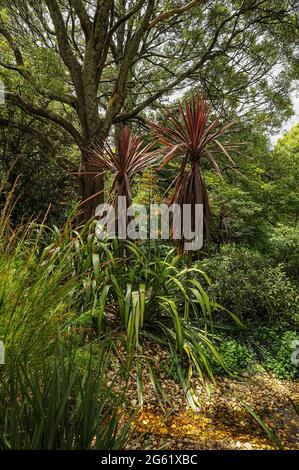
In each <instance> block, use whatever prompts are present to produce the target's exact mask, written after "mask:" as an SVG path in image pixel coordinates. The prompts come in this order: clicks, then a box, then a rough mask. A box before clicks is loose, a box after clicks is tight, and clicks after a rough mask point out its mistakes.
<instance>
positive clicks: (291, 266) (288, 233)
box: [265, 225, 299, 280]
mask: <svg viewBox="0 0 299 470" xmlns="http://www.w3.org/2000/svg"><path fill="white" fill-rule="evenodd" d="M265 250H267V252H268V253H271V257H273V259H274V260H275V261H276V263H283V264H284V266H285V269H286V270H287V272H288V273H289V274H290V275H291V276H293V277H294V279H297V280H298V275H299V231H298V228H297V227H289V226H287V225H278V226H277V227H275V228H273V229H272V231H270V233H269V238H268V240H267V242H266V244H265Z"/></svg>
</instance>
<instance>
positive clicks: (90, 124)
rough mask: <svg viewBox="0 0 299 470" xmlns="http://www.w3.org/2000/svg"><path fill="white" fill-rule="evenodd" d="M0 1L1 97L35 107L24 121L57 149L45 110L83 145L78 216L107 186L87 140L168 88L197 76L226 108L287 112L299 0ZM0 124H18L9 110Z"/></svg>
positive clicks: (136, 113)
mask: <svg viewBox="0 0 299 470" xmlns="http://www.w3.org/2000/svg"><path fill="white" fill-rule="evenodd" d="M1 8H2V9H1V20H0V34H1V37H2V40H1V45H2V46H3V51H4V52H3V53H2V54H1V58H0V59H1V61H0V65H1V66H2V74H1V76H2V77H3V78H2V79H4V81H5V83H6V85H7V87H6V88H7V89H8V93H7V96H6V98H7V101H8V105H12V106H13V107H18V108H20V109H21V110H22V111H23V112H24V113H25V114H29V115H31V116H33V117H34V123H33V124H32V126H30V130H29V129H28V132H31V133H32V134H34V136H35V137H36V138H37V139H39V140H40V141H41V142H42V143H43V145H46V146H47V147H48V148H49V149H51V151H52V152H53V153H54V154H57V152H58V151H59V150H58V148H59V145H57V143H56V142H55V141H54V142H53V139H51V138H50V137H49V135H46V134H45V133H44V132H43V123H44V121H47V122H52V123H53V124H54V129H55V130H56V129H57V128H61V129H63V131H65V132H67V134H68V135H69V136H70V137H71V139H72V142H73V143H74V144H75V145H76V147H77V148H78V149H79V151H80V155H81V157H80V168H79V173H80V176H79V195H80V198H81V199H83V200H86V199H88V201H89V202H88V203H87V204H85V205H84V206H83V207H84V213H83V216H82V220H86V219H88V218H90V217H91V216H92V214H93V211H94V208H95V207H96V206H97V204H98V203H99V201H100V200H101V191H102V190H103V178H102V177H99V178H94V176H93V173H94V171H95V168H94V167H93V165H91V164H90V162H89V158H88V156H89V150H90V148H93V147H94V146H95V145H97V144H99V143H100V142H101V141H102V140H105V139H107V137H108V135H109V132H110V130H111V127H112V126H113V125H116V124H117V125H122V124H124V123H125V122H126V121H128V120H136V119H139V117H140V115H142V113H143V112H144V111H145V110H146V109H149V108H150V107H152V108H154V107H155V106H156V104H157V103H158V101H159V100H160V99H162V98H163V97H164V98H165V97H167V96H169V95H172V94H173V93H174V92H178V91H181V90H182V89H185V88H186V87H188V86H194V85H196V86H197V87H199V88H201V89H203V91H205V90H206V91H207V92H208V96H209V97H210V98H211V99H212V100H215V99H216V97H217V101H218V102H219V103H220V105H222V107H223V106H225V109H227V111H231V112H234V113H236V112H239V111H240V110H242V109H243V110H244V107H245V108H246V102H247V105H248V98H250V99H251V100H253V102H254V106H255V107H256V110H261V111H262V112H264V113H265V112H266V111H267V112H268V114H267V115H268V116H269V111H271V113H272V114H273V109H275V107H277V106H281V107H283V109H284V110H286V112H287V113H289V112H290V101H289V98H288V94H289V92H290V91H291V89H290V86H289V81H290V77H291V76H292V77H293V76H294V69H295V65H294V64H295V60H294V54H295V52H294V51H293V44H294V41H295V39H296V28H297V26H296V17H295V9H296V1H295V0H287V1H282V2H279V3H278V2H277V1H274V0H243V1H241V0H227V1H225V2H218V1H216V0H213V1H205V0H192V1H187V0H186V2H179V1H172V0H167V1H162V0H102V1H101V0H88V1H87V0H29V1H27V2H24V1H22V0H2V1H1ZM277 70H278V72H277ZM273 73H275V75H274V76H273ZM215 74H216V76H215ZM16 75H17V76H18V78H17V79H16ZM220 77H222V79H223V77H224V78H226V79H228V78H229V79H230V82H229V83H228V81H227V83H225V86H223V84H222V82H221V78H220ZM271 77H272V78H271ZM276 82H277V83H279V86H278V89H279V90H280V91H278V90H277V89H276V85H273V83H276ZM211 87H212V91H211ZM213 87H214V89H213ZM219 87H220V88H219ZM221 87H222V88H221ZM213 90H214V91H213ZM215 90H216V91H215ZM216 92H217V93H216ZM265 103H266V104H265ZM213 104H214V103H213ZM267 106H268V107H269V106H270V110H269V109H267ZM2 108H3V107H2ZM2 108H1V111H2ZM0 124H1V125H2V126H3V125H10V126H12V127H17V128H19V129H20V128H21V127H22V122H12V121H11V120H10V119H9V118H7V116H5V111H4V117H3V118H2V119H1V120H0ZM55 132H56V131H55ZM95 193H99V196H98V197H97V198H90V196H92V195H93V194H95Z"/></svg>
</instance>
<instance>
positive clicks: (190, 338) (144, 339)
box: [0, 0, 299, 450]
mask: <svg viewBox="0 0 299 470" xmlns="http://www.w3.org/2000/svg"><path fill="white" fill-rule="evenodd" d="M179 3H182V2H175V1H165V2H161V1H155V0H148V1H141V2H137V1H126V0H119V1H106V2H95V1H91V2H85V1H81V0H79V1H70V2H65V1H42V2H35V1H33V0H32V1H29V2H19V1H17V0H14V1H9V2H6V1H2V2H0V44H1V55H0V66H1V68H0V79H1V80H3V82H4V84H5V87H6V91H7V93H6V102H5V104H3V105H0V126H1V160H0V182H1V183H0V340H1V341H3V342H4V345H5V365H0V369H1V370H0V372H1V378H0V397H1V400H0V449H1V450H2V449H92V448H96V449H119V448H123V447H125V446H126V445H127V442H128V439H130V435H131V432H132V431H131V430H130V427H131V422H132V420H134V413H133V411H132V408H135V406H134V405H133V407H132V400H130V395H129V394H128V393H127V390H128V388H129V387H131V385H132V381H133V382H134V389H135V390H136V394H137V395H136V396H137V400H134V403H135V401H136V404H137V403H138V405H139V406H140V407H141V406H142V405H144V404H145V403H146V401H147V396H146V388H147V383H145V381H147V382H148V381H150V382H151V387H152V389H153V391H154V393H155V395H156V396H157V397H158V400H159V401H160V403H161V402H162V403H163V404H164V405H165V404H167V405H169V404H170V401H171V400H170V399H169V397H168V396H167V393H166V392H165V387H164V384H163V378H164V379H165V376H166V377H167V378H169V377H170V379H171V380H173V381H174V382H175V383H178V384H179V385H180V387H181V388H182V390H183V393H184V397H185V399H186V401H187V403H188V406H190V407H191V408H192V409H194V410H196V409H197V408H198V405H199V402H200V401H201V400H204V399H205V398H203V397H206V396H208V394H209V389H210V385H211V384H212V383H217V380H218V379H219V377H226V378H230V380H240V379H242V380H243V379H244V377H245V376H250V377H253V378H254V377H255V376H256V375H258V374H260V373H264V372H266V373H269V372H270V373H271V374H273V375H274V376H275V377H277V378H279V379H282V380H289V381H295V380H296V379H298V377H299V368H298V367H299V365H298V364H297V365H296V364H295V363H294V361H292V353H293V352H294V349H295V347H294V344H295V342H296V341H297V340H298V339H299V337H298V330H299V311H298V304H299V286H298V275H299V248H298V246H299V231H298V223H299V194H298V179H299V124H297V125H295V126H293V128H292V129H291V130H290V131H289V132H287V133H285V135H284V136H283V137H282V138H281V139H279V140H278V141H277V142H276V144H275V146H274V147H273V146H272V145H271V141H270V138H269V133H270V132H277V130H279V129H280V127H281V125H282V123H283V122H284V121H285V120H286V119H288V118H289V117H290V116H291V114H292V109H291V108H292V107H291V92H292V86H290V83H293V80H295V79H298V62H297V56H296V50H295V47H294V41H295V39H296V34H297V32H298V25H297V19H296V15H295V14H294V11H295V10H294V9H295V8H296V2H292V1H283V2H280V3H279V5H278V3H277V2H276V1H271V0H266V1H261V0H246V1H243V2H241V1H237V0H236V1H235V0H233V1H225V2H218V1H212V2H201V1H191V2H189V3H187V2H186V3H185V2H183V3H185V5H184V6H182V5H179ZM241 63H242V67H241V66H240V64H241ZM178 93H180V98H179V99H177V96H178V95H177V94H178ZM162 97H164V98H165V99H164V101H163V100H162ZM166 98H167V99H166ZM178 101H179V102H180V103H182V102H183V105H182V104H179V103H178ZM124 124H125V126H124ZM139 136H141V137H139ZM78 168H79V170H78ZM117 195H121V196H124V197H125V198H126V200H127V202H128V205H130V203H131V202H136V203H143V204H145V205H146V206H147V207H148V206H149V204H151V203H156V204H157V203H160V202H165V203H167V204H171V203H173V202H175V203H177V204H179V206H180V207H183V205H184V204H190V205H191V206H192V207H194V206H195V204H202V205H203V208H204V245H203V247H202V249H200V250H197V251H196V252H192V253H191V254H190V252H185V241H186V240H184V239H182V240H179V242H178V243H177V241H175V240H160V239H159V240H136V241H132V240H119V239H118V238H115V239H104V240H99V239H98V237H97V236H96V232H95V224H94V220H93V219H92V217H90V216H91V215H92V214H93V211H94V208H95V207H96V205H97V204H98V203H99V202H101V201H103V200H105V201H108V202H111V203H112V204H115V198H116V196H117ZM149 345H150V347H151V348H154V349H155V348H157V350H159V351H160V350H161V351H162V353H163V354H164V353H165V357H166V361H165V362H163V363H162V362H161V364H159V362H158V363H157V361H155V360H154V358H153V357H151V355H150V354H149V353H148V348H149ZM120 352H121V354H120ZM111 371H113V374H112V377H111ZM161 371H162V375H161ZM195 380H196V381H197V382H196V383H200V385H201V387H202V388H201V389H200V390H201V391H200V393H198V389H197V388H196V383H195ZM246 406H247V405H246V403H245V408H246ZM246 409H247V410H248V412H249V413H251V414H252V416H254V417H255V418H256V419H257V420H258V422H259V423H260V424H261V426H262V427H263V426H264V430H266V431H265V432H266V434H267V435H268V437H270V438H271V439H272V438H273V440H274V442H275V445H277V441H275V436H274V435H273V433H272V431H271V430H269V429H268V428H267V426H266V425H264V424H263V422H262V421H259V417H258V416H256V415H255V413H254V411H253V410H251V409H250V408H249V407H247V408H246ZM278 446H280V444H279V445H278Z"/></svg>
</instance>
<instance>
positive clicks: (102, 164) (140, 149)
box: [89, 127, 161, 207]
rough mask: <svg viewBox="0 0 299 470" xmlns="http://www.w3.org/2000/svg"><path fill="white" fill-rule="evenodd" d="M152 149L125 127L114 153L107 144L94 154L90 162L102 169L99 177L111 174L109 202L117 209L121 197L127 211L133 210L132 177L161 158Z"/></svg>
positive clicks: (119, 135) (95, 150)
mask: <svg viewBox="0 0 299 470" xmlns="http://www.w3.org/2000/svg"><path fill="white" fill-rule="evenodd" d="M152 146H153V144H152V143H151V144H148V145H144V142H143V140H142V139H141V137H139V136H137V135H134V134H132V133H131V130H130V128H129V127H124V128H123V130H122V131H121V132H120V133H119V134H118V137H117V142H116V148H115V150H114V149H113V148H112V147H111V146H110V145H109V144H108V142H105V143H103V144H102V145H101V146H100V147H98V148H96V149H94V150H93V151H92V152H91V155H90V158H89V161H90V163H91V164H92V165H94V166H95V167H98V168H99V173H98V174H105V173H109V174H111V176H112V186H111V190H110V194H109V199H112V204H114V205H115V207H116V205H117V198H118V196H124V197H125V198H126V205H127V207H130V206H131V204H132V194H131V186H132V179H133V177H134V176H135V175H136V174H138V173H141V172H142V171H143V170H144V169H145V168H146V169H147V168H149V167H150V166H152V165H153V164H154V163H155V162H156V161H157V160H158V159H159V158H161V157H160V154H159V152H157V150H153V149H152ZM96 176H97V174H95V177H96Z"/></svg>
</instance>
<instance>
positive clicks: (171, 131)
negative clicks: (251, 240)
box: [150, 96, 235, 254]
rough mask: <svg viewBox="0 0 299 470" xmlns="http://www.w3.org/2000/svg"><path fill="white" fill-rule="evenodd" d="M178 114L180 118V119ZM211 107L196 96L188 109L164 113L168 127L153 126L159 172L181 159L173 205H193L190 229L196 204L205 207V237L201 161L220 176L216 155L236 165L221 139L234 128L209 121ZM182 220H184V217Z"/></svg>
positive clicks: (205, 199) (181, 247)
mask: <svg viewBox="0 0 299 470" xmlns="http://www.w3.org/2000/svg"><path fill="white" fill-rule="evenodd" d="M177 114H178V115H179V116H178V117H177ZM210 115H211V108H210V107H209V106H208V104H207V102H206V100H205V98H204V96H194V97H193V99H192V100H191V102H190V103H189V102H187V103H186V104H185V106H184V107H183V106H181V105H180V106H179V109H178V113H177V112H176V113H172V112H169V111H168V112H165V113H164V118H165V124H155V123H151V124H150V126H151V129H152V132H153V135H154V137H155V141H156V142H157V143H159V144H160V146H161V150H162V152H163V154H164V161H163V163H162V164H161V166H160V168H159V169H162V168H163V167H164V166H165V165H167V164H168V163H169V162H170V161H171V160H172V159H173V158H174V157H176V156H180V157H181V158H182V161H181V165H180V169H179V173H178V175H177V177H176V178H175V180H174V181H173V183H172V186H174V192H173V196H172V198H171V201H170V204H174V203H175V204H178V205H179V206H180V207H181V211H182V212H183V205H184V204H190V205H191V228H192V230H194V228H195V204H202V205H203V231H204V233H203V236H204V239H207V238H208V235H209V219H210V211H209V200H208V192H207V188H206V185H205V181H204V176H203V171H202V162H203V159H207V160H208V161H209V162H210V163H211V164H212V166H213V168H214V170H215V171H216V173H217V174H218V175H219V176H221V173H220V168H219V165H218V163H217V162H216V160H215V156H216V154H217V153H218V154H219V153H220V154H223V155H224V156H225V157H226V158H227V159H228V160H229V161H230V163H231V164H232V165H233V166H235V163H234V162H233V160H232V159H231V157H230V156H229V154H228V150H229V149H232V148H234V147H235V146H234V145H227V144H225V143H224V142H222V143H221V142H220V141H219V140H218V139H219V138H220V137H221V136H222V135H223V134H224V133H225V131H226V130H227V129H228V128H229V127H230V126H231V125H232V123H229V124H226V125H222V126H220V125H219V117H218V118H216V119H214V120H213V121H212V122H209V118H210ZM182 219H183V217H182ZM185 241H186V240H184V239H183V238H182V239H181V240H179V247H178V248H179V252H180V253H181V254H182V253H183V252H184V246H185Z"/></svg>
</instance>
